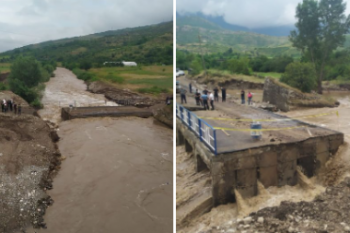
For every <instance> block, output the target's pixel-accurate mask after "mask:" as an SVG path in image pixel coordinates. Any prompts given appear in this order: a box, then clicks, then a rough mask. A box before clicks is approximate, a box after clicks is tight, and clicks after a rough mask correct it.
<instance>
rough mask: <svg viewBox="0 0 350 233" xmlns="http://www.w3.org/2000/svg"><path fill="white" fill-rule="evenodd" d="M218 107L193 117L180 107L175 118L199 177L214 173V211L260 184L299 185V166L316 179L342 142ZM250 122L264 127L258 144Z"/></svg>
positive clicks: (330, 133) (295, 124) (324, 132)
mask: <svg viewBox="0 0 350 233" xmlns="http://www.w3.org/2000/svg"><path fill="white" fill-rule="evenodd" d="M217 108H219V111H196V112H195V113H194V112H190V111H188V110H187V109H186V108H185V107H183V106H181V105H177V119H176V122H177V125H176V133H177V145H182V144H185V148H186V152H191V153H193V154H194V155H195V158H196V169H197V172H200V171H202V170H204V169H209V170H210V174H211V187H212V189H211V190H212V203H210V205H212V206H217V205H220V204H226V203H229V202H236V199H237V198H240V197H239V196H242V197H244V198H245V197H252V196H255V195H257V193H258V185H259V183H261V184H262V185H263V186H264V187H266V188H267V187H269V186H284V185H291V186H293V185H296V184H297V182H298V172H300V171H298V170H299V169H298V168H299V167H300V168H301V170H302V171H303V173H304V174H305V175H306V176H308V177H312V176H314V175H317V174H318V172H319V171H320V169H321V168H322V167H323V166H324V165H325V163H326V162H327V161H328V159H329V158H330V156H332V155H334V154H335V153H336V152H337V150H338V148H339V146H340V145H341V144H343V142H344V135H343V134H342V133H340V132H337V131H334V130H330V129H326V128H323V127H318V126H315V125H311V124H307V123H304V122H302V121H299V120H293V119H290V118H287V117H283V116H280V115H277V114H274V113H271V112H267V111H264V110H261V109H257V108H251V107H247V106H240V105H237V104H230V107H229V108H228V107H226V105H222V106H220V107H219V106H218V107H217ZM253 119H255V120H253ZM252 121H255V122H258V121H259V122H260V124H261V127H262V131H263V134H262V136H261V138H260V139H259V140H256V139H253V138H252V135H251V129H250V125H251V123H252ZM264 130H266V131H264ZM237 195H238V196H237ZM205 208H207V207H205Z"/></svg>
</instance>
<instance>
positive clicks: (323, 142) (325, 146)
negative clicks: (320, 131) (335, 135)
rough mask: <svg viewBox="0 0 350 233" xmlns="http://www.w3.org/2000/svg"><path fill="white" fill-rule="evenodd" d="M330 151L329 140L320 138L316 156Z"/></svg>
mask: <svg viewBox="0 0 350 233" xmlns="http://www.w3.org/2000/svg"><path fill="white" fill-rule="evenodd" d="M326 151H327V152H328V151H329V140H328V138H318V140H317V142H316V154H320V153H323V152H326Z"/></svg>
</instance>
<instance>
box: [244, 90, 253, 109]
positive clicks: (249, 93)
mask: <svg viewBox="0 0 350 233" xmlns="http://www.w3.org/2000/svg"><path fill="white" fill-rule="evenodd" d="M252 98H253V94H252V93H251V92H250V91H248V105H251V104H252ZM241 103H242V104H245V91H244V90H242V91H241Z"/></svg>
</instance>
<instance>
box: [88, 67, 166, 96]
mask: <svg viewBox="0 0 350 233" xmlns="http://www.w3.org/2000/svg"><path fill="white" fill-rule="evenodd" d="M88 73H91V74H93V75H94V77H95V80H102V81H105V82H108V83H111V84H112V85H114V86H116V87H117V88H127V89H130V90H133V91H138V92H142V93H150V94H159V93H162V92H167V93H171V92H172V91H173V66H157V65H153V66H139V67H103V68H93V69H90V70H89V71H88Z"/></svg>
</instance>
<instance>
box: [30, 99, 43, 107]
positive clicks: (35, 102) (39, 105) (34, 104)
mask: <svg viewBox="0 0 350 233" xmlns="http://www.w3.org/2000/svg"><path fill="white" fill-rule="evenodd" d="M30 105H31V106H33V107H34V108H36V109H41V108H43V104H42V103H41V102H40V100H39V99H38V98H36V99H35V100H33V101H32V102H31V103H30Z"/></svg>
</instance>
